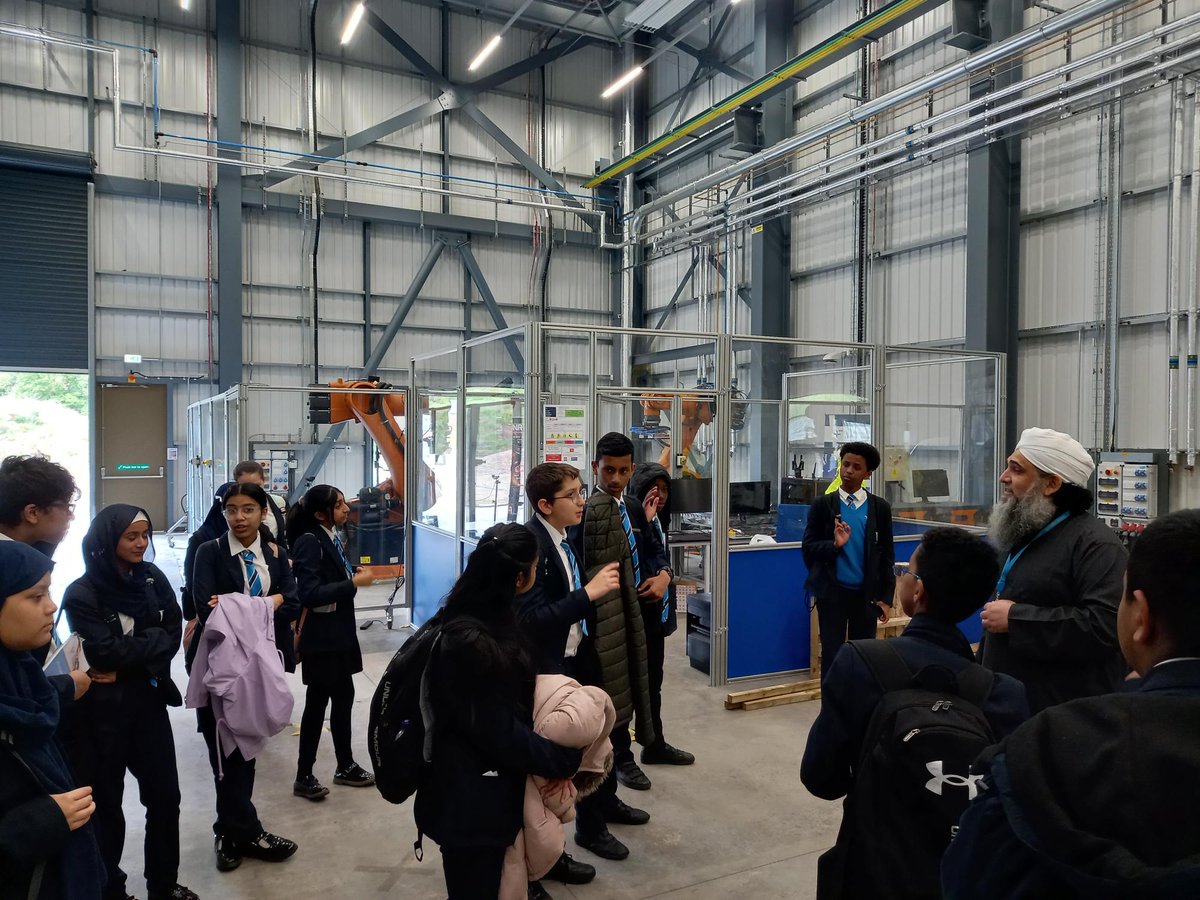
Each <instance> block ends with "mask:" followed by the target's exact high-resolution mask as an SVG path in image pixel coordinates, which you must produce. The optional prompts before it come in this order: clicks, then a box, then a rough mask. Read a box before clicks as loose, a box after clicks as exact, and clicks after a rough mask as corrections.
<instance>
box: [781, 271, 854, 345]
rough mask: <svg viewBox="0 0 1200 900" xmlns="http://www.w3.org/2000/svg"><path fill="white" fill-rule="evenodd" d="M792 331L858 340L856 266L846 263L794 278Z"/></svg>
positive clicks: (822, 337)
mask: <svg viewBox="0 0 1200 900" xmlns="http://www.w3.org/2000/svg"><path fill="white" fill-rule="evenodd" d="M792 334H793V335H795V336H796V337H801V338H805V339H818V340H830V341H850V340H854V269H853V267H852V266H844V267H842V268H840V269H835V270H834V271H831V272H823V273H821V274H819V275H813V276H811V277H808V278H803V279H801V280H800V281H794V282H792Z"/></svg>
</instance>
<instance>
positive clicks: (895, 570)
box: [892, 563, 921, 581]
mask: <svg viewBox="0 0 1200 900" xmlns="http://www.w3.org/2000/svg"><path fill="white" fill-rule="evenodd" d="M892 574H893V575H895V576H896V577H897V578H901V577H903V576H905V575H911V576H912V577H913V578H915V579H917V581H920V580H921V576H920V575H918V574H917V573H916V572H914V571H912V570H911V569H909V567H908V565H907V564H905V563H896V564H895V565H893V566H892Z"/></svg>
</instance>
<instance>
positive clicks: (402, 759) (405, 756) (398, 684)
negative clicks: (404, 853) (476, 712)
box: [367, 610, 442, 803]
mask: <svg viewBox="0 0 1200 900" xmlns="http://www.w3.org/2000/svg"><path fill="white" fill-rule="evenodd" d="M441 630H442V612H441V611H440V610H439V611H438V612H437V614H436V615H434V617H433V618H431V619H430V620H429V621H428V622H426V623H425V624H424V625H422V626H421V627H420V628H419V629H417V632H416V634H414V635H413V636H412V637H410V638H409V639H408V640H407V641H405V642H404V644H403V646H401V647H400V649H399V650H397V651H396V655H395V656H393V657H392V661H391V662H389V663H388V666H387V669H386V670H385V671H384V673H383V677H382V678H380V679H379V684H378V685H377V686H376V688H375V695H374V696H373V697H372V698H371V715H370V719H369V721H368V724H367V747H368V749H369V750H370V753H371V763H372V766H373V768H374V769H375V787H377V788H378V789H379V793H380V794H382V795H383V799H385V800H387V801H388V802H389V803H403V802H404V801H405V800H407V799H408V798H409V797H411V796H412V795H413V794H415V793H416V792H417V789H418V788H419V787H421V786H422V785H423V784H424V783H425V780H426V778H427V777H428V771H429V763H430V760H431V759H432V751H433V710H432V706H431V705H430V703H429V685H428V683H427V682H428V677H427V675H428V672H429V667H430V662H431V661H432V659H433V654H434V651H435V650H436V648H437V644H438V641H439V640H440V638H441Z"/></svg>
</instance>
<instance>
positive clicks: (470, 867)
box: [442, 847, 505, 900]
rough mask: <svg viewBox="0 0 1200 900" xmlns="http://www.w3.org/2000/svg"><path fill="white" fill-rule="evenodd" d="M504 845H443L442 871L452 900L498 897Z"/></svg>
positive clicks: (502, 868) (491, 898) (482, 899)
mask: <svg viewBox="0 0 1200 900" xmlns="http://www.w3.org/2000/svg"><path fill="white" fill-rule="evenodd" d="M504 851H505V848H504V847H443V848H442V873H443V874H444V875H445V877H446V893H448V894H449V895H450V900H496V897H497V896H498V895H499V893H500V874H501V872H503V870H504Z"/></svg>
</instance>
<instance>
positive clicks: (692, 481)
mask: <svg viewBox="0 0 1200 900" xmlns="http://www.w3.org/2000/svg"><path fill="white" fill-rule="evenodd" d="M671 512H672V513H710V512H712V479H711V478H672V479H671Z"/></svg>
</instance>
